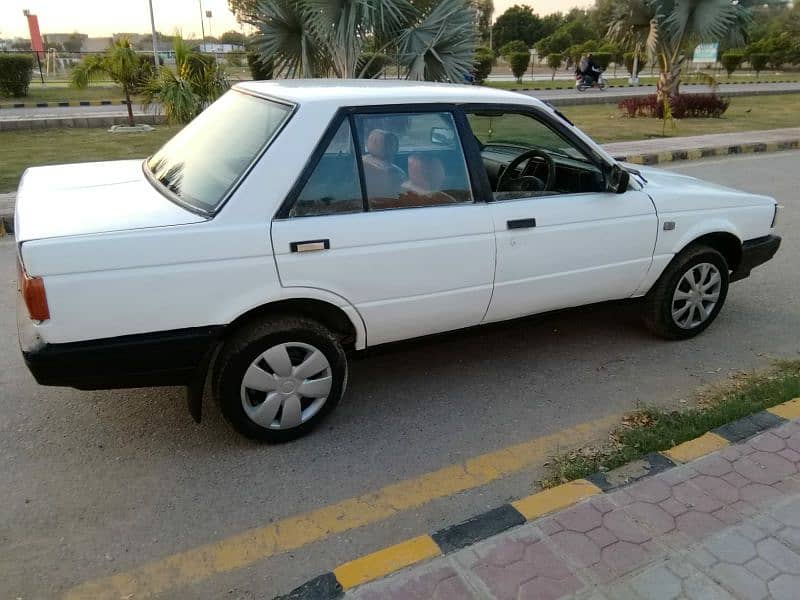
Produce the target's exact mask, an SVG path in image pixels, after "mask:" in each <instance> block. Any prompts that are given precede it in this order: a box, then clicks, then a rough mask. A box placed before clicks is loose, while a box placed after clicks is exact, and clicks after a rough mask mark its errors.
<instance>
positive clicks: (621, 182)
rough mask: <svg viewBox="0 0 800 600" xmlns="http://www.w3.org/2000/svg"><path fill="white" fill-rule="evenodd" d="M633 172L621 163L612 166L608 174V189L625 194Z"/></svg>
mask: <svg viewBox="0 0 800 600" xmlns="http://www.w3.org/2000/svg"><path fill="white" fill-rule="evenodd" d="M630 179H631V174H630V173H628V172H627V171H626V170H625V169H623V168H622V167H620V166H619V165H614V166H613V167H611V172H610V173H609V176H608V191H609V192H614V193H615V194H624V193H625V192H626V191H627V190H628V183H629V182H630Z"/></svg>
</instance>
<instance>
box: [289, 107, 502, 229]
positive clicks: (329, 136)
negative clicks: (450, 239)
mask: <svg viewBox="0 0 800 600" xmlns="http://www.w3.org/2000/svg"><path fill="white" fill-rule="evenodd" d="M460 106H461V105H459V104H455V103H452V102H443V103H419V104H381V105H366V106H345V107H341V108H339V109H338V110H337V111H336V113H335V114H334V116H333V117H332V118H331V121H330V122H329V123H328V126H327V128H326V130H325V132H324V133H323V135H322V137H321V138H320V141H319V142H318V143H317V145H316V146H315V148H314V150H313V152H312V153H311V155H310V156H309V158H308V160H307V161H306V164H305V165H304V166H303V169H302V170H301V171H300V174H299V176H298V177H297V179H296V180H295V183H294V185H293V186H292V187H291V189H290V190H289V193H288V194H286V198H285V199H284V200H283V202H282V203H281V205H280V207H279V208H278V210H277V211H276V213H275V217H274V220H288V219H308V218H312V217H344V216H348V215H355V214H360V213H357V212H347V213H331V214H327V215H309V216H307V217H305V216H295V217H292V216H290V214H289V213H290V212H291V210H292V207H293V206H294V204H295V203H296V202H297V200H298V199H299V197H300V194H301V193H302V192H303V188H304V187H305V185H306V183H308V180H309V179H310V178H311V175H312V174H313V173H314V170H315V169H316V168H317V165H318V164H319V162H320V160H321V159H322V157H323V155H324V154H325V151H326V150H327V149H328V146H329V145H330V143H331V141H332V140H333V138H334V136H335V135H336V133H337V132H338V131H339V127H341V125H342V122H343V121H344V120H345V119H347V120H349V122H350V135H351V137H352V140H353V147H354V148H355V150H356V163H357V165H358V176H359V185H360V186H361V197H362V202H363V205H362V210H361V212H392V211H395V210H409V209H420V208H453V207H456V206H470V205H473V204H477V203H482V202H485V201H486V198H487V196H486V189H487V187H488V181H489V180H488V177H487V176H486V169H485V168H484V167H483V161H482V160H480V149H479V148H478V144H477V141H476V140H475V136H474V135H473V133H472V129H470V127H469V123H468V122H467V121H466V115H465V114H464V113H463V112H462V111H461V110H460ZM415 113H449V114H450V116H451V117H452V118H453V123H454V124H455V128H456V134H457V136H458V142H459V143H460V145H461V154H462V156H463V159H464V165H465V167H466V171H467V179H468V182H469V185H470V193H471V194H472V202H458V203H456V204H442V205H434V206H414V207H412V206H409V207H398V208H392V209H387V210H379V211H376V210H370V207H369V199H368V197H367V188H366V182H365V178H364V166H363V162H362V155H361V150H360V148H359V143H360V142H359V136H358V131H357V129H356V123H355V117H356V115H369V114H415ZM476 149H477V150H478V159H479V164H480V170H479V171H477V172H476V168H475V167H476V163H475V155H474V152H475V150H476ZM481 175H482V177H481ZM483 179H485V180H486V181H485V182H484V181H483ZM488 197H489V198H491V193H490V194H489V196H488Z"/></svg>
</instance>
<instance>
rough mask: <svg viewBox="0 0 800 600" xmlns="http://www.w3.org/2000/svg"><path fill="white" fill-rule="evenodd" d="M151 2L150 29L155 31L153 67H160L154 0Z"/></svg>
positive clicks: (150, 0) (149, 0)
mask: <svg viewBox="0 0 800 600" xmlns="http://www.w3.org/2000/svg"><path fill="white" fill-rule="evenodd" d="M148 2H149V3H150V31H151V32H152V33H153V68H154V69H157V68H158V42H157V41H156V20H155V18H153V0H148Z"/></svg>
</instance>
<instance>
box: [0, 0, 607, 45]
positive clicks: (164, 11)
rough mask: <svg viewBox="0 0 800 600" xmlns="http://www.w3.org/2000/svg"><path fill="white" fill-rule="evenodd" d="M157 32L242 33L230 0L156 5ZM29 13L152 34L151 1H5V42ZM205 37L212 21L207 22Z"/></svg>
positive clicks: (551, 2) (77, 25)
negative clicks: (208, 13) (208, 16)
mask: <svg viewBox="0 0 800 600" xmlns="http://www.w3.org/2000/svg"><path fill="white" fill-rule="evenodd" d="M152 1H153V13H154V15H155V21H156V29H158V30H159V31H161V32H163V33H167V34H171V33H174V32H175V31H176V30H180V31H181V32H182V33H183V36H184V37H197V38H199V37H200V14H201V13H200V6H199V3H200V2H201V3H202V7H203V8H202V10H203V11H204V12H205V11H206V10H210V11H211V12H212V15H213V16H212V18H211V23H210V29H211V34H212V35H219V34H220V33H222V32H224V31H228V30H229V29H235V30H237V31H238V30H240V26H239V25H238V24H237V23H236V20H235V19H234V18H233V15H232V14H231V13H230V12H229V11H228V7H227V3H226V1H225V0H152ZM513 4H527V5H529V6H532V7H533V9H534V11H535V12H537V13H539V14H541V15H545V14H548V13H551V12H557V11H568V10H569V9H570V8H572V7H573V6H581V7H587V6H591V5H592V4H594V1H593V0H535V1H533V2H524V1H522V2H521V1H519V0H516V1H515V0H495V3H494V5H495V17H497V16H498V15H500V14H501V13H502V12H503V11H504V10H506V9H507V8H508V7H509V6H512V5H513ZM23 9H28V10H30V11H31V13H32V14H35V15H38V17H39V28H40V29H41V31H42V33H43V34H47V33H71V32H73V31H78V32H80V33H87V34H89V35H90V36H92V37H100V36H110V35H111V34H112V33H120V32H124V33H147V32H149V31H150V13H149V10H148V2H147V0H0V38H13V37H24V38H27V37H28V25H27V22H26V20H25V17H24V16H23V15H22V11H23ZM204 25H205V28H206V34H208V33H209V22H208V20H207V19H205V18H204Z"/></svg>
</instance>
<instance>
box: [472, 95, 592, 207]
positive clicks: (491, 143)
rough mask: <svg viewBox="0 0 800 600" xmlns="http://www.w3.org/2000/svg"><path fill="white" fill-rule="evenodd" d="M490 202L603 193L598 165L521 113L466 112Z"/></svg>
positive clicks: (551, 130) (537, 121)
mask: <svg viewBox="0 0 800 600" xmlns="http://www.w3.org/2000/svg"><path fill="white" fill-rule="evenodd" d="M467 120H468V121H469V125H470V128H471V129H472V133H473V134H474V136H475V139H476V140H477V141H478V144H479V146H480V150H481V158H482V159H483V165H484V167H485V168H486V174H487V176H488V179H489V183H490V185H491V188H492V195H493V197H494V199H495V200H514V199H519V198H531V197H534V196H549V195H553V194H579V193H588V192H602V191H605V181H604V177H603V173H602V171H601V169H600V168H598V167H597V165H596V164H595V163H594V162H593V161H592V160H591V159H590V158H589V157H588V156H587V155H586V154H585V153H584V152H583V151H582V150H581V149H580V148H578V147H576V145H575V143H574V142H572V141H571V140H570V139H568V138H567V137H565V136H563V135H561V134H560V133H559V132H558V131H556V130H555V128H553V127H551V126H550V125H548V124H546V123H545V122H544V121H543V120H540V119H538V118H535V117H534V116H532V115H530V114H527V113H515V112H503V111H497V110H487V111H475V112H469V113H467Z"/></svg>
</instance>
